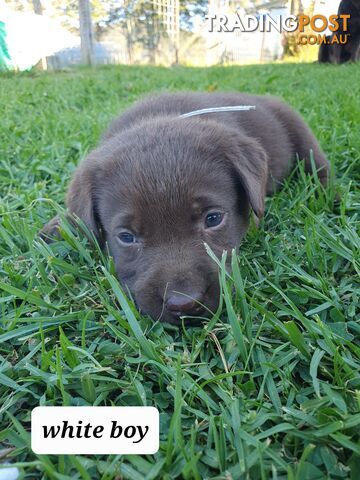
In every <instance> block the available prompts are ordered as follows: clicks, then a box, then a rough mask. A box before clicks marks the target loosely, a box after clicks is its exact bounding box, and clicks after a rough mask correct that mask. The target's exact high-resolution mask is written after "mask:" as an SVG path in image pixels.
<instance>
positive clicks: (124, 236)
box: [118, 232, 137, 245]
mask: <svg viewBox="0 0 360 480" xmlns="http://www.w3.org/2000/svg"><path fill="white" fill-rule="evenodd" d="M118 239H119V240H120V242H121V243H126V244H127V245H129V244H131V243H136V242H137V240H136V237H135V235H134V234H133V233H130V232H121V233H120V234H119V235H118Z"/></svg>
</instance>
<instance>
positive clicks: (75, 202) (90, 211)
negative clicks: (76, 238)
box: [66, 160, 101, 240]
mask: <svg viewBox="0 0 360 480" xmlns="http://www.w3.org/2000/svg"><path fill="white" fill-rule="evenodd" d="M95 182H96V180H95V168H94V167H93V164H92V162H91V161H90V160H86V161H84V162H83V164H82V165H80V166H79V167H78V169H77V170H76V172H75V174H74V176H73V179H72V181H71V183H70V186H69V189H68V192H67V195H66V205H67V207H68V210H69V213H70V215H71V216H73V217H79V218H80V219H81V220H82V221H83V222H84V223H85V224H86V226H87V228H88V229H89V230H90V231H92V232H93V233H94V235H95V236H96V238H97V239H98V240H100V236H101V231H100V225H99V221H98V218H97V212H96V205H95V199H94V197H95V195H94V189H95Z"/></svg>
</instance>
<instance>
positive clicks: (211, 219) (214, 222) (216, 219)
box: [205, 212, 224, 228]
mask: <svg viewBox="0 0 360 480" xmlns="http://www.w3.org/2000/svg"><path fill="white" fill-rule="evenodd" d="M223 219H224V214H223V213H221V212H210V213H208V214H207V215H206V218H205V228H213V227H217V226H218V225H220V223H221V222H222V221H223Z"/></svg>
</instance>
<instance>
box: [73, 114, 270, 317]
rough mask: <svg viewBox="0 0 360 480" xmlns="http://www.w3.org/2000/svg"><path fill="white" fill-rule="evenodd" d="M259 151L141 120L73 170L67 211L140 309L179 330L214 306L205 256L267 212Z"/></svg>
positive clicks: (210, 132) (194, 127) (247, 142)
mask: <svg viewBox="0 0 360 480" xmlns="http://www.w3.org/2000/svg"><path fill="white" fill-rule="evenodd" d="M266 178H267V159H266V155H265V153H264V151H263V149H262V148H261V147H260V146H259V144H258V143H257V142H256V141H254V140H252V139H249V138H246V137H244V136H242V135H240V134H239V133H238V132H237V131H236V130H232V129H230V128H225V127H224V126H220V125H218V124H217V123H215V122H213V121H210V120H203V119H186V120H185V119H171V118H164V119H161V120H153V121H147V122H144V123H142V124H140V125H138V126H137V127H135V128H131V129H129V130H126V131H124V132H122V133H119V134H118V135H116V136H114V137H112V138H111V139H109V140H107V141H105V142H104V144H103V145H102V146H100V147H99V148H98V149H97V150H95V151H94V152H93V153H91V154H90V155H89V157H88V158H87V159H86V160H85V161H84V162H83V163H82V165H81V166H80V167H79V169H78V170H77V172H76V174H75V176H74V178H73V181H72V183H71V185H70V188H69V192H68V196H67V205H68V208H69V210H70V212H71V213H73V214H76V215H77V216H78V217H80V218H81V219H82V220H83V221H84V222H85V223H86V224H87V225H88V227H89V228H90V229H91V230H93V232H94V233H95V235H97V236H98V238H99V240H100V241H101V242H107V243H108V245H109V249H110V252H111V254H112V256H113V257H114V261H115V265H116V270H117V274H118V277H119V280H120V282H121V283H122V285H123V286H124V288H128V289H129V290H130V291H131V293H132V295H133V297H134V299H135V301H136V303H137V306H138V308H139V309H140V311H142V312H143V313H147V314H149V315H151V316H152V317H153V318H154V319H158V318H160V319H162V320H164V321H168V322H172V323H177V322H179V320H180V317H181V316H189V317H199V316H204V315H205V316H208V315H209V313H208V311H209V310H210V311H215V310H216V308H217V306H218V302H219V284H218V270H217V266H216V264H215V262H214V261H213V260H212V259H211V258H210V257H209V256H208V255H207V253H206V249H205V247H204V244H205V243H206V244H208V245H209V246H210V248H211V249H212V250H213V252H214V253H215V254H216V255H217V256H219V257H220V256H221V254H222V252H223V251H224V250H226V251H230V250H231V249H232V248H235V247H237V246H238V245H239V243H240V241H241V239H242V237H243V236H244V234H245V232H246V230H247V227H248V223H249V210H250V208H252V209H253V210H254V212H255V214H256V215H257V216H258V217H260V216H261V215H262V213H263V208H264V196H265V186H266Z"/></svg>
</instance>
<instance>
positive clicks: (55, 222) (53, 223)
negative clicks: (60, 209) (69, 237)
mask: <svg viewBox="0 0 360 480" xmlns="http://www.w3.org/2000/svg"><path fill="white" fill-rule="evenodd" d="M60 222H61V219H60V217H59V215H56V217H54V218H53V219H51V220H50V222H48V223H47V224H46V225H44V227H43V228H42V229H41V230H40V231H39V233H38V235H39V237H40V238H41V239H42V240H44V242H46V243H52V242H54V241H55V240H58V239H59V238H60V232H59V227H60Z"/></svg>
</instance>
